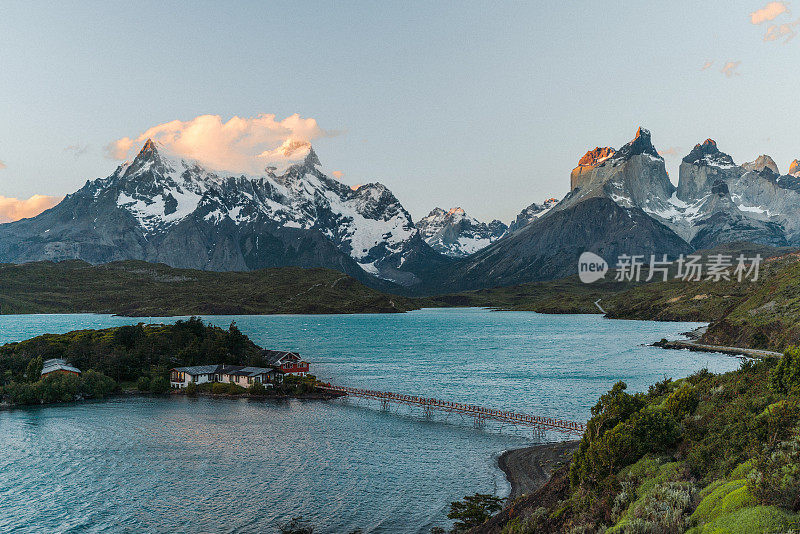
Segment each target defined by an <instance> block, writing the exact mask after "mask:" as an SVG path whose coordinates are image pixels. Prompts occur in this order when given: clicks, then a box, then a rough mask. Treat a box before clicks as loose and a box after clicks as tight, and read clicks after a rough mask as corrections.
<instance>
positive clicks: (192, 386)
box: [186, 382, 197, 397]
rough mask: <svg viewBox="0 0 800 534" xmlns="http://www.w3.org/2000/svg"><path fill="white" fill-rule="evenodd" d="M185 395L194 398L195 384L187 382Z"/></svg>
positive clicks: (195, 393)
mask: <svg viewBox="0 0 800 534" xmlns="http://www.w3.org/2000/svg"><path fill="white" fill-rule="evenodd" d="M186 394H187V395H188V396H190V397H194V396H196V395H197V384H195V383H194V382H189V383H188V384H187V385H186Z"/></svg>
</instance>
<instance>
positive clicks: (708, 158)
mask: <svg viewBox="0 0 800 534" xmlns="http://www.w3.org/2000/svg"><path fill="white" fill-rule="evenodd" d="M683 161H684V163H690V164H692V165H710V166H714V167H721V168H724V169H730V168H733V167H735V166H736V164H735V163H734V162H733V158H732V157H730V156H729V155H728V154H726V153H724V152H721V151H720V150H719V148H717V142H716V141H714V140H713V139H706V140H705V141H703V142H702V143H698V144H696V145H695V146H694V148H693V149H692V151H691V152H689V154H688V155H687V156H686V157H685V158H683Z"/></svg>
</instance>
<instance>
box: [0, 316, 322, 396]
mask: <svg viewBox="0 0 800 534" xmlns="http://www.w3.org/2000/svg"><path fill="white" fill-rule="evenodd" d="M52 358H58V359H62V360H65V361H67V362H69V364H70V365H72V366H75V367H76V368H78V369H80V370H81V371H82V372H81V374H80V375H76V374H71V373H53V374H48V375H47V376H44V377H42V376H41V374H40V373H41V371H42V365H43V362H44V361H46V360H49V359H52ZM208 362H216V363H221V364H228V365H246V366H256V367H264V366H267V361H266V358H265V356H264V351H263V350H262V349H261V348H260V347H259V346H257V345H256V344H255V343H253V342H252V341H251V340H250V338H248V337H247V336H246V335H244V334H243V333H242V332H241V331H239V329H238V328H237V327H236V324H235V323H231V325H230V326H229V327H228V328H227V329H223V328H219V327H216V326H212V325H207V324H205V323H203V321H202V320H201V319H198V318H196V317H192V318H190V319H187V320H179V321H177V322H176V323H175V324H169V325H162V324H143V323H140V324H137V325H131V326H120V327H115V328H106V329H102V330H76V331H73V332H68V333H66V334H44V335H41V336H37V337H34V338H32V339H29V340H26V341H22V342H18V343H9V344H6V345H3V346H2V347H0V399H2V401H3V402H4V403H5V404H7V405H24V404H48V403H55V402H69V401H74V400H81V399H92V398H94V399H97V398H103V397H107V396H108V395H112V394H115V393H120V392H122V391H128V392H137V391H138V392H148V393H154V394H164V393H167V392H169V391H170V382H169V370H170V369H171V368H173V367H179V366H192V365H204V364H207V363H208ZM315 381H316V379H315V378H314V377H313V376H311V375H309V376H306V377H287V378H286V379H285V380H284V381H283V382H282V383H280V384H275V385H274V387H272V388H269V389H267V388H265V387H264V385H262V384H253V386H252V387H250V388H249V389H245V388H244V387H241V386H238V385H236V384H202V385H201V386H199V387H192V388H188V391H187V392H186V393H187V394H189V395H193V394H198V393H200V394H202V393H208V394H216V395H245V394H249V395H252V396H285V395H293V396H302V395H308V394H311V393H312V392H313V391H314V385H315Z"/></svg>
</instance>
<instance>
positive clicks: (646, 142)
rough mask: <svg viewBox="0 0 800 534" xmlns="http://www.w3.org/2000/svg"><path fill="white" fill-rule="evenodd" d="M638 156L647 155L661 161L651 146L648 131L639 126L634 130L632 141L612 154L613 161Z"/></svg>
mask: <svg viewBox="0 0 800 534" xmlns="http://www.w3.org/2000/svg"><path fill="white" fill-rule="evenodd" d="M639 154H647V155H649V156H652V157H654V158H657V159H662V158H661V156H660V155H659V154H658V151H657V150H656V148H655V147H654V146H653V142H652V140H651V136H650V130H647V129H646V128H642V127H641V126H640V127H639V129H638V130H636V137H634V138H633V140H632V141H630V142H629V143H628V144H626V145H625V146H623V147H622V148H620V149H619V150H618V151H617V153H616V154H614V157H613V159H615V160H620V159H629V158H631V157H632V156H636V155H639Z"/></svg>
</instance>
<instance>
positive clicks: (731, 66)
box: [720, 61, 742, 78]
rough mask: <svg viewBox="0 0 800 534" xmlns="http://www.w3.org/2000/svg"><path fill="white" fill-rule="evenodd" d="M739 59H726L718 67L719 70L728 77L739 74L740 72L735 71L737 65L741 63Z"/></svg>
mask: <svg viewBox="0 0 800 534" xmlns="http://www.w3.org/2000/svg"><path fill="white" fill-rule="evenodd" d="M741 64H742V62H741V61H728V62H727V63H725V65H724V66H723V67H722V69H720V72H721V73H722V74H724V75H725V76H727V77H728V78H733V77H734V76H740V73H739V72H737V69H738V68H739V65H741Z"/></svg>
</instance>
